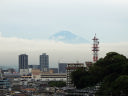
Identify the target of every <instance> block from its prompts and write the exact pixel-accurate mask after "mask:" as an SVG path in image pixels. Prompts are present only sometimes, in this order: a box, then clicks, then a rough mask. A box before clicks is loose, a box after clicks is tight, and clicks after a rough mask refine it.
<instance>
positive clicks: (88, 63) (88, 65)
mask: <svg viewBox="0 0 128 96" xmlns="http://www.w3.org/2000/svg"><path fill="white" fill-rule="evenodd" d="M85 64H86V67H87V69H89V67H91V66H92V65H93V63H92V62H85Z"/></svg>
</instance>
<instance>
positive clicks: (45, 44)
mask: <svg viewBox="0 0 128 96" xmlns="http://www.w3.org/2000/svg"><path fill="white" fill-rule="evenodd" d="M0 44H1V47H0V53H1V54H0V61H1V62H0V65H10V66H12V65H15V66H18V55H19V54H23V53H26V54H28V55H29V64H39V55H41V54H42V53H47V54H48V55H49V56H50V67H57V66H58V65H57V64H58V62H77V61H79V62H82V63H84V62H85V61H92V55H93V53H92V51H91V50H92V44H67V43H63V42H55V41H53V40H28V39H22V38H16V37H11V38H8V37H2V36H1V37H0ZM99 49H100V51H99V57H104V56H105V54H106V53H107V52H110V51H116V52H119V53H120V54H124V55H125V56H127V57H128V55H127V52H128V50H127V49H128V42H119V43H101V44H100V48H99Z"/></svg>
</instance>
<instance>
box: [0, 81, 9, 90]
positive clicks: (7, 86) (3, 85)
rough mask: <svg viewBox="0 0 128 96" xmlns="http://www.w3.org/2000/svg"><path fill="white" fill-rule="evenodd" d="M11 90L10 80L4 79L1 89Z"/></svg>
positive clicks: (0, 83) (1, 82)
mask: <svg viewBox="0 0 128 96" xmlns="http://www.w3.org/2000/svg"><path fill="white" fill-rule="evenodd" d="M8 88H10V82H9V81H8V79H2V80H0V89H8Z"/></svg>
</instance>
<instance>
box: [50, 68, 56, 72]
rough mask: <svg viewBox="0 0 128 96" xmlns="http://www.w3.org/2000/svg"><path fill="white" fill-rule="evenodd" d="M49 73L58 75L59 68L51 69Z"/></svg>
mask: <svg viewBox="0 0 128 96" xmlns="http://www.w3.org/2000/svg"><path fill="white" fill-rule="evenodd" d="M49 72H51V73H58V68H50V69H49Z"/></svg>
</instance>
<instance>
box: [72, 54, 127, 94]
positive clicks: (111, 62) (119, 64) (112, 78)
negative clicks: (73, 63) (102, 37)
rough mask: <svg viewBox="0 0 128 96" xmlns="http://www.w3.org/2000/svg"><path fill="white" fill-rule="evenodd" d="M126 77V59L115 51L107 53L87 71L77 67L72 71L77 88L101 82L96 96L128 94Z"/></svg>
mask: <svg viewBox="0 0 128 96" xmlns="http://www.w3.org/2000/svg"><path fill="white" fill-rule="evenodd" d="M127 77H128V59H127V58H126V57H125V56H124V55H121V54H119V53H116V52H109V53H107V54H106V56H105V57H104V58H101V59H99V60H98V61H97V62H96V63H95V64H94V65H93V66H92V67H91V68H90V69H89V70H88V71H86V70H84V71H83V70H81V69H79V70H77V71H75V72H73V73H72V81H73V83H74V85H75V86H76V87H77V88H86V87H90V86H95V85H96V84H100V83H101V82H102V83H101V85H100V89H99V91H98V92H97V94H98V96H99V95H103V94H104V95H110V94H111V95H113V96H118V95H119V96H120V94H128V93H127V91H128V90H127V89H128V86H126V85H128V82H127ZM80 82H81V83H80ZM119 83H121V84H119ZM122 86H124V87H122ZM115 87H116V88H115ZM124 89H126V90H127V91H126V90H124Z"/></svg>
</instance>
